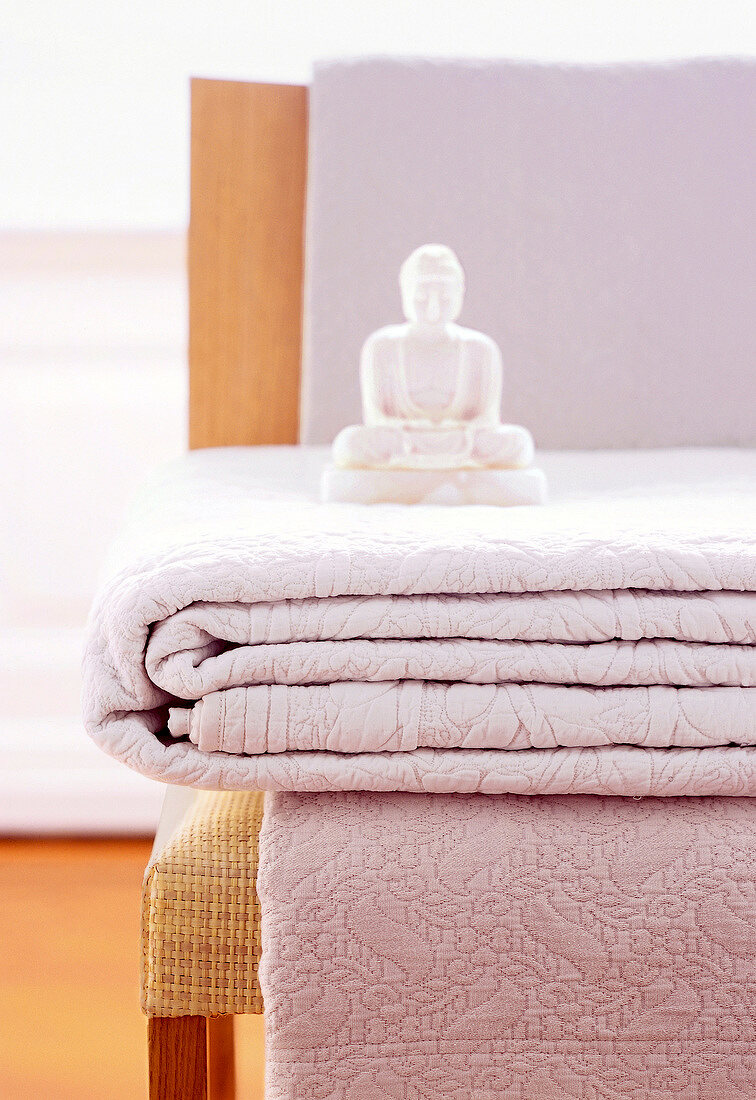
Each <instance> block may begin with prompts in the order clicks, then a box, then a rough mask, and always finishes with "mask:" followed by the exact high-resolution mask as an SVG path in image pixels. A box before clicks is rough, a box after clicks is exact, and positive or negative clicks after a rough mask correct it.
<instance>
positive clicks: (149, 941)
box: [141, 791, 263, 1016]
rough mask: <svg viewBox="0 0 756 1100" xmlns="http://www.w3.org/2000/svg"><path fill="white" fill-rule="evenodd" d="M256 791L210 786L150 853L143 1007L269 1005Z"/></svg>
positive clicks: (186, 1011)
mask: <svg viewBox="0 0 756 1100" xmlns="http://www.w3.org/2000/svg"><path fill="white" fill-rule="evenodd" d="M262 815H263V796H262V794H261V793H259V792H257V791H244V792H225V793H222V794H213V793H209V792H208V793H203V794H200V795H198V796H197V798H196V801H195V802H194V804H193V805H192V807H191V808H190V810H189V811H188V813H187V815H186V817H185V818H184V820H183V821H182V822H181V824H180V825H179V826H178V828H177V829H176V830H175V832H174V833H173V835H172V836H171V837H170V838H169V840H168V842H167V843H166V845H165V847H164V848H163V849H162V851H160V852H158V853H157V855H156V856H155V858H153V859H152V860H151V861H150V864H149V866H148V867H147V872H146V875H145V880H144V888H143V891H142V982H141V987H142V1008H143V1010H144V1011H145V1012H146V1013H148V1014H149V1015H150V1016H213V1015H226V1014H231V1015H233V1014H241V1013H245V1012H262V1010H263V1004H262V996H261V993H260V986H259V983H258V978H257V968H258V964H259V961H260V908H259V905H258V901H257V892H256V888H255V879H256V877H257V856H258V846H257V842H258V836H259V832H260V824H261V822H262Z"/></svg>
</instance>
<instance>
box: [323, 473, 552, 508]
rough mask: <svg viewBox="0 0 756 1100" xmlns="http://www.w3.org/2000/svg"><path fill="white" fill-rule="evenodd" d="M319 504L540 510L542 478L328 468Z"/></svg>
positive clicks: (543, 489) (539, 475)
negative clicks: (521, 506)
mask: <svg viewBox="0 0 756 1100" xmlns="http://www.w3.org/2000/svg"><path fill="white" fill-rule="evenodd" d="M321 496H322V499H323V500H326V501H335V502H340V503H343V504H442V505H458V504H493V505H496V506H498V507H502V506H503V507H514V506H516V505H518V504H544V503H545V501H546V475H545V474H544V472H543V470H539V469H537V468H536V467H535V466H529V467H528V468H527V469H525V470H490V469H489V470H484V469H480V470H449V469H446V470H401V469H393V470H357V469H347V468H344V467H340V466H327V467H326V468H325V470H324V471H323V478H322V482H321Z"/></svg>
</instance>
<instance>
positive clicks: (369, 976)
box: [258, 793, 756, 1100]
mask: <svg viewBox="0 0 756 1100" xmlns="http://www.w3.org/2000/svg"><path fill="white" fill-rule="evenodd" d="M258 892H259V896H260V907H261V913H262V939H263V956H262V961H261V966H260V980H261V985H262V990H263V995H264V998H265V1013H266V1028H267V1051H266V1097H267V1100H294V1098H295V1097H296V1098H297V1100H298V1098H300V1097H304V1096H306V1097H308V1098H311V1100H354V1098H355V1097H359V1098H360V1100H378V1098H379V1097H380V1098H381V1100H386V1098H391V1100H437V1098H438V1097H440V1096H443V1097H448V1098H450V1100H473V1098H474V1100H620V1098H621V1100H673V1098H674V1100H725V1098H726V1100H730V1098H732V1100H735V1097H737V1098H739V1100H741V1098H742V1100H747V1098H752V1097H754V1096H756V936H754V927H755V926H756V811H755V810H754V804H753V802H752V800H750V799H708V798H701V799H644V800H640V801H636V800H633V799H620V798H592V797H580V796H578V797H569V798H560V797H556V798H538V797H536V798H518V797H516V796H515V797H513V796H499V797H492V798H488V797H485V796H481V795H471V796H467V797H460V796H453V795H452V796H439V797H436V798H425V797H423V796H419V795H412V794H393V795H383V796H377V795H373V794H368V793H352V794H327V793H326V794H298V793H274V794H269V795H267V796H266V809H265V816H264V822H263V829H262V833H261V837H260V873H259V876H258Z"/></svg>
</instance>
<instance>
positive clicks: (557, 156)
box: [301, 58, 756, 448]
mask: <svg viewBox="0 0 756 1100" xmlns="http://www.w3.org/2000/svg"><path fill="white" fill-rule="evenodd" d="M309 149H310V163H309V174H308V209H307V234H308V236H307V267H308V271H307V289H306V298H305V310H306V318H307V326H306V335H305V355H304V365H303V387H302V389H303V395H302V398H303V399H302V418H301V424H302V440H303V441H304V442H305V443H328V442H330V441H331V440H332V439H333V437H334V435H335V434H336V432H337V431H338V430H340V429H341V428H343V427H344V426H345V425H347V424H354V423H359V421H360V420H361V416H360V398H359V378H358V362H359V352H360V347H361V345H362V343H363V341H364V340H365V339H366V337H367V336H368V334H369V333H370V332H372V331H373V330H374V329H376V328H378V327H379V326H381V325H385V324H388V323H391V322H395V321H399V320H401V310H400V302H399V287H398V272H399V265H400V264H401V263H402V261H403V260H404V259H405V258H406V257H407V255H408V254H409V253H410V252H411V251H412V249H413V248H415V247H416V246H417V245H420V244H423V243H426V242H429V241H434V242H440V243H443V244H448V245H450V246H451V247H452V248H453V249H454V250H455V251H456V253H457V254H458V256H459V258H460V260H461V262H462V266H463V267H464V269H465V273H466V277H467V295H466V301H465V306H464V310H463V313H462V318H461V320H462V323H463V324H465V325H469V326H471V327H473V328H477V329H481V330H482V331H483V332H486V333H488V334H489V335H491V336H492V337H493V338H494V339H495V340H496V342H497V343H498V344H499V345H500V347H501V350H502V356H503V360H504V371H505V375H504V378H505V385H504V402H503V411H504V420H505V421H509V422H513V423H517V424H524V425H525V427H527V428H528V429H530V431H531V432H532V433H533V435H534V437H535V441H536V445H537V446H538V447H546V448H560V447H573V448H585V447H667V446H672V445H681V444H699V445H702V444H703V445H705V444H746V445H749V446H753V445H754V444H756V423H755V422H754V417H753V415H752V407H753V401H752V393H751V390H752V384H753V382H752V379H753V364H754V362H755V361H756V330H754V326H753V317H754V315H756V240H755V239H754V233H755V231H756V222H755V220H754V218H753V190H754V172H755V170H756V64H754V61H753V60H749V59H743V60H738V59H729V60H723V59H720V60H697V61H692V62H687V63H675V64H669V65H615V66H565V65H544V64H526V63H517V62H507V61H502V60H499V61H487V62H485V61H483V62H465V61H438V60H434V61H431V60H412V59H402V60H399V59H386V58H384V59H373V60H359V61H341V62H338V61H337V62H334V63H329V64H326V65H322V66H320V67H319V68H318V69H317V70H316V72H315V76H314V80H313V84H312V89H311V94H310V142H309ZM345 227H346V228H345ZM325 394H327V398H326V399H324V395H325Z"/></svg>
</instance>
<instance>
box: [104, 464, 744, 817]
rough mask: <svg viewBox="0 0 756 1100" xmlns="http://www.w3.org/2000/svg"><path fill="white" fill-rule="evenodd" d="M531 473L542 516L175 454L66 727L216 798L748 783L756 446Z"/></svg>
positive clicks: (142, 519) (139, 527)
mask: <svg viewBox="0 0 756 1100" xmlns="http://www.w3.org/2000/svg"><path fill="white" fill-rule="evenodd" d="M544 465H545V466H546V468H547V473H548V474H549V479H550V482H551V484H552V485H553V486H554V500H553V502H552V504H551V505H550V506H549V507H548V508H545V509H527V508H523V509H507V510H497V509H490V508H467V509H459V510H454V511H450V510H448V509H441V508H422V509H406V508H398V507H397V508H393V507H381V508H359V507H350V506H341V505H329V506H326V505H321V504H319V503H317V502H316V501H315V500H314V499H313V497H314V491H313V485H312V478H313V476H315V477H317V473H318V468H319V460H318V461H316V456H314V455H313V454H312V453H311V452H309V451H308V450H307V449H303V448H300V449H287V448H270V449H262V450H257V451H254V452H247V451H235V450H228V451H220V452H216V453H212V452H210V453H208V452H202V453H201V454H199V455H192V456H189V457H188V458H187V459H185V460H184V461H183V462H180V463H178V464H176V465H175V466H173V467H172V468H169V469H168V470H166V471H165V472H164V473H163V474H162V475H160V476H159V477H158V479H157V482H156V483H155V484H154V485H153V486H152V488H151V489H150V490H149V491H148V492H146V493H145V494H144V496H143V497H142V499H141V501H140V502H139V503H138V504H137V506H136V511H135V513H134V515H133V517H132V521H131V523H130V524H129V525H128V526H127V529H126V531H125V532H124V534H123V536H122V537H121V539H120V541H119V543H117V544H116V547H115V549H114V552H113V556H112V559H111V562H110V566H109V573H108V576H107V577H106V579H105V581H104V583H103V586H102V590H101V594H100V597H99V598H98V601H97V604H96V607H95V610H94V612H93V616H92V621H91V630H90V641H89V645H88V651H87V660H86V666H85V713H86V720H87V725H88V728H89V730H90V732H91V733H92V735H93V736H94V737H95V738H96V739H97V740H98V742H99V743H100V744H102V745H103V747H104V748H106V749H107V750H108V751H110V752H112V753H114V754H115V755H116V756H118V757H120V758H121V759H123V760H124V761H125V762H126V763H128V764H130V765H131V766H133V767H136V768H138V769H139V770H141V771H144V772H146V773H147V774H149V775H153V776H155V777H157V778H161V779H165V780H168V781H171V782H181V783H189V784H193V785H196V786H207V787H215V788H220V789H224V788H231V789H235V788H262V789H276V788H278V789H307V790H317V789H321V790H322V789H332V790H344V789H360V788H364V789H371V790H393V789H398V790H420V791H472V790H479V791H485V792H487V793H501V792H516V793H538V792H542V793H546V792H548V793H572V792H589V793H593V792H596V793H625V794H664V795H676V794H684V793H695V794H715V793H716V794H727V795H738V794H753V793H756V751H755V750H754V748H753V745H754V742H755V741H756V701H755V700H756V692H755V691H754V689H753V688H751V687H750V686H749V685H751V684H752V683H753V678H754V654H755V653H756V648H755V647H754V641H755V640H756V614H755V612H754V607H755V605H754V594H755V592H756V551H755V548H754V541H753V530H752V516H753V515H754V514H756V492H755V491H754V485H755V484H756V476H754V475H755V474H756V465H755V456H754V454H753V453H751V452H743V453H735V452H726V451H725V452H715V451H711V452H687V453H676V452H671V453H670V454H666V455H665V454H663V453H661V454H659V453H657V454H655V455H653V456H648V455H643V454H634V455H633V456H632V457H629V456H627V455H626V456H622V455H621V454H613V455H611V456H607V455H603V456H601V455H595V454H592V455H590V456H579V455H578V456H576V455H570V456H559V457H556V456H552V457H551V458H549V456H545V460H544ZM560 476H561V478H562V480H561V482H560ZM308 479H309V480H308ZM575 486H579V488H578V489H577V490H576V488H575ZM169 710H170V716H169V713H168V712H169ZM170 734H173V737H174V739H173V740H172V739H171V736H170ZM195 742H196V744H195ZM701 749H705V752H701V751H700V750H701Z"/></svg>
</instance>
